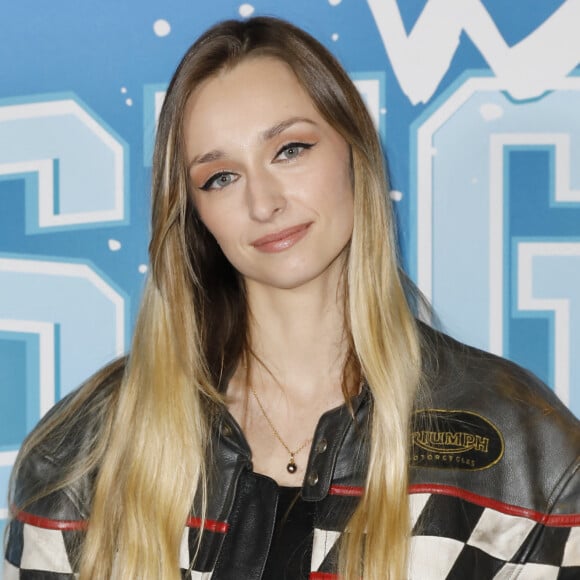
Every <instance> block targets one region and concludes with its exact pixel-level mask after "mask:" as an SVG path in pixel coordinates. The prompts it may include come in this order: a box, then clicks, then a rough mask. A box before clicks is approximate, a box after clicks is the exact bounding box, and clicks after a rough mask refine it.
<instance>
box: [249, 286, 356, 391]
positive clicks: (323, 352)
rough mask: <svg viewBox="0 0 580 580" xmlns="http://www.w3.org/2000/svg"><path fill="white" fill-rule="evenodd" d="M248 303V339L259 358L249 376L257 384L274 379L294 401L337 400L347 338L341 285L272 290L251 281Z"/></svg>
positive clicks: (257, 386)
mask: <svg viewBox="0 0 580 580" xmlns="http://www.w3.org/2000/svg"><path fill="white" fill-rule="evenodd" d="M248 304H249V308H250V312H251V315H250V321H249V322H250V343H251V345H252V350H253V353H254V354H255V356H256V358H257V359H258V361H260V362H259V363H258V362H255V361H254V362H253V364H251V365H250V373H251V376H250V377H248V378H249V379H250V380H251V381H252V382H254V383H255V385H256V388H258V389H259V390H262V389H263V388H265V387H267V385H270V384H272V383H275V384H277V385H278V386H279V387H280V388H281V389H282V390H283V391H285V394H286V397H289V398H291V399H294V400H300V399H302V400H308V399H310V400H312V398H313V397H317V398H318V397H321V396H322V397H329V396H330V397H332V398H334V399H338V398H339V397H340V394H341V382H342V374H343V368H344V363H345V360H346V356H347V353H348V341H347V339H346V333H345V329H344V307H343V304H344V295H343V293H342V292H339V291H337V285H336V284H334V285H326V286H325V285H320V284H319V285H318V286H317V288H316V289H313V288H312V287H300V288H298V289H293V290H276V291H273V290H271V289H265V288H263V287H260V286H253V285H252V284H249V285H248ZM260 363H263V364H260Z"/></svg>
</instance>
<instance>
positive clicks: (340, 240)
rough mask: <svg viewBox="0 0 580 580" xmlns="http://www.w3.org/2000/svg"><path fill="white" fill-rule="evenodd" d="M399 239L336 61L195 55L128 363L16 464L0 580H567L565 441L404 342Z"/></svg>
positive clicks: (172, 100)
mask: <svg viewBox="0 0 580 580" xmlns="http://www.w3.org/2000/svg"><path fill="white" fill-rule="evenodd" d="M393 232H394V226H393V223H392V219H391V213H390V208H389V207H388V195H387V192H386V178H385V175H384V170H383V158H382V153H381V150H380V146H379V142H378V139H377V136H376V134H375V130H374V127H373V124H372V122H371V119H370V118H369V115H368V113H367V111H366V109H365V107H364V105H363V103H362V101H361V99H360V96H359V95H358V93H357V91H356V89H355V87H354V86H353V85H352V83H351V82H350V80H349V79H348V77H347V75H346V74H345V73H344V71H343V70H342V69H341V67H340V66H339V65H338V64H337V62H336V61H335V60H334V58H333V57H332V56H331V55H330V54H329V53H328V52H327V51H326V50H325V49H324V48H323V47H322V46H321V45H320V44H318V43H317V42H316V41H315V40H314V39H312V38H311V37H310V36H308V35H307V34H305V33H304V32H302V31H300V30H299V29H296V28H294V27H293V26H291V25H289V24H287V23H284V22H281V21H278V20H274V19H268V18H256V19H251V20H248V21H246V22H233V21H230V22H224V23H221V24H218V25H217V26H215V27H214V28H212V29H210V30H209V31H207V32H206V33H205V34H204V35H203V36H202V37H201V38H200V39H199V40H198V41H197V42H196V43H195V44H194V45H193V46H192V47H191V49H190V50H189V51H188V53H187V54H186V55H185V57H184V59H183V60H182V62H181V64H180V66H179V67H178V69H177V71H176V73H175V75H174V77H173V80H172V82H171V85H170V87H169V90H168V92H167V96H166V100H165V103H164V106H163V110H162V113H161V117H160V120H159V127H158V134H157V143H156V150H155V157H154V175H153V237H152V241H151V245H150V257H151V276H150V279H149V281H148V284H147V288H146V291H145V296H144V299H143V304H142V308H141V312H140V317H139V320H138V324H137V328H136V331H135V338H134V343H133V347H132V351H131V355H130V356H129V357H128V358H127V360H122V361H118V362H116V363H113V364H112V365H110V366H109V367H107V368H105V369H104V370H103V371H101V372H100V373H98V374H97V375H96V376H95V377H93V378H92V379H91V380H89V381H88V383H87V384H86V385H84V386H83V387H82V388H81V389H80V390H79V391H77V392H76V393H74V394H73V395H71V396H70V397H68V398H67V399H66V400H64V401H63V402H61V403H60V404H59V405H58V406H57V407H56V408H55V409H54V410H53V411H52V412H51V413H49V415H48V416H47V417H46V418H45V419H43V421H42V423H41V425H40V426H39V427H38V428H37V429H36V430H35V432H33V433H32V434H31V436H30V437H29V438H28V439H27V441H26V442H25V444H24V445H23V448H22V451H21V454H20V456H19V458H18V461H17V464H16V466H15V470H14V473H15V474H14V480H13V496H12V503H13V506H14V508H13V520H12V522H11V525H10V532H9V538H8V545H7V564H6V566H7V568H6V570H7V572H6V576H7V578H12V577H18V575H19V571H20V570H37V571H45V572H46V571H52V572H53V575H52V576H50V577H51V578H53V577H54V578H71V577H72V573H73V572H75V571H80V576H81V578H91V579H93V578H99V579H100V578H110V577H114V578H163V579H173V578H179V577H180V570H181V574H184V575H188V576H189V577H194V578H209V577H210V576H211V578H212V579H214V580H220V579H226V578H228V579H229V578H237V579H253V578H256V579H257V578H292V579H294V578H308V577H310V578H313V579H314V578H318V579H326V578H332V577H334V576H333V574H335V573H337V572H339V573H340V575H341V576H342V577H344V578H349V579H352V578H360V577H361V576H364V578H365V579H372V580H378V579H385V578H390V579H395V580H399V579H401V578H406V577H408V576H409V577H412V578H417V579H421V580H423V579H425V578H493V577H498V578H499V577H501V578H509V577H515V576H517V575H518V574H523V575H522V576H521V577H522V578H523V577H525V574H526V573H528V574H529V576H527V577H532V575H533V574H534V573H539V574H540V576H541V577H546V578H547V577H553V578H557V577H558V578H567V577H572V576H571V575H574V574H578V573H579V571H580V568H579V567H580V556H579V555H578V552H579V550H580V528H574V529H573V527H574V526H578V525H580V516H579V515H578V514H579V513H580V498H579V495H580V494H579V493H578V490H579V489H580V478H579V476H578V466H579V451H580V433H579V429H578V424H577V422H576V421H575V419H574V418H573V417H572V416H571V414H570V413H569V412H568V411H567V410H566V409H565V408H564V406H563V405H562V404H561V403H559V402H558V401H557V399H556V398H555V397H554V396H553V395H552V394H551V392H550V391H549V390H548V389H547V388H545V387H544V386H543V385H541V384H539V383H538V381H537V380H536V379H534V378H533V377H531V376H530V375H529V374H528V373H526V372H525V371H523V370H521V369H519V368H517V367H515V366H514V365H512V364H511V363H508V362H506V361H502V360H500V359H497V358H494V357H492V356H491V355H487V354H484V353H481V352H478V351H475V350H473V349H470V348H467V347H465V346H462V345H459V344H458V343H455V342H454V341H452V340H451V339H448V338H446V337H444V336H442V335H439V334H437V333H436V332H435V331H433V330H430V329H429V328H427V327H426V326H424V325H422V324H420V323H418V322H416V321H415V319H414V317H413V315H412V313H411V310H410V308H409V305H408V301H407V298H406V293H405V287H404V286H405V285H404V279H403V277H402V275H401V274H400V272H399V271H398V268H397V258H396V251H395V241H394V235H393ZM411 433H412V438H411V439H410V436H411ZM410 440H411V444H410ZM556 450H557V453H555V451H556ZM409 466H410V467H409ZM409 494H410V495H409ZM184 522H186V526H185V528H184V525H183V524H184ZM184 529H185V531H184ZM345 529H346V530H347V532H348V533H344V534H341V532H342V531H344V530H345ZM411 531H412V533H413V538H412V539H411V538H410V536H411ZM560 568H561V569H562V571H561V572H560V576H558V570H560ZM538 571H539V572H538ZM544 572H546V573H549V574H551V576H548V575H546V576H542V574H543V573H544ZM22 577H26V576H25V575H23V576H22ZM534 577H538V576H537V574H536V576H534Z"/></svg>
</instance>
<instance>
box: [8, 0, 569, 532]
mask: <svg viewBox="0 0 580 580" xmlns="http://www.w3.org/2000/svg"><path fill="white" fill-rule="evenodd" d="M0 12H1V17H0V527H1V526H2V520H3V519H5V518H6V517H7V505H6V500H5V497H6V487H7V480H8V476H9V472H10V467H11V465H12V463H13V461H14V457H15V455H16V452H17V449H18V446H19V444H20V442H21V441H22V438H23V437H24V436H25V434H26V433H27V432H28V431H29V430H30V429H31V428H32V427H33V425H34V424H35V423H36V422H37V421H38V419H39V418H40V416H41V415H42V414H43V413H44V412H45V411H46V410H47V409H48V408H49V407H50V406H51V405H52V404H53V403H54V402H55V401H56V400H58V399H59V398H61V397H62V396H63V395H65V394H66V393H68V392H69V391H70V390H71V389H73V388H75V387H76V386H77V385H78V384H79V383H80V382H81V381H82V380H83V379H84V378H85V377H87V376H88V375H89V374H91V373H92V372H94V371H95V370H96V369H97V368H99V367H100V366H102V365H103V364H104V363H105V362H107V361H108V360H109V359H111V358H112V357H114V356H116V355H119V354H121V353H123V352H125V351H126V350H127V348H128V344H129V340H130V335H131V330H132V325H133V321H134V319H135V314H136V310H137V307H138V302H139V295H140V291H141V288H142V285H143V280H144V277H145V276H146V272H147V253H146V249H147V238H148V219H149V218H148V214H149V177H150V157H151V149H152V143H153V137H154V131H155V120H156V115H157V113H158V111H159V107H160V103H161V102H162V99H163V92H164V89H165V87H166V84H167V82H168V81H169V79H170V77H171V74H172V72H173V70H174V68H175V66H176V65H177V63H178V61H179V58H180V57H181V55H182V54H183V52H184V51H185V50H186V48H187V47H188V46H189V45H190V44H191V42H192V41H193V40H194V39H195V38H196V37H197V36H198V34H199V33H201V32H202V31H203V30H204V29H205V28H207V27H208V26H209V25H211V24H212V23H214V22H216V21H217V20H221V19H224V18H246V17H248V16H250V15H258V14H268V15H275V16H280V17H283V18H286V19H289V20H291V21H293V22H294V23H296V24H298V25H299V26H301V27H303V28H305V29H306V30H308V31H309V32H311V33H312V34H314V35H315V36H316V37H317V38H318V39H320V40H321V41H322V42H323V43H324V44H325V45H326V46H327V47H329V48H330V49H331V50H332V51H333V52H334V53H335V54H336V55H337V56H338V57H339V59H340V60H341V61H342V63H343V64H344V66H345V68H346V69H347V70H348V71H349V73H350V74H351V75H352V77H353V79H354V80H355V82H356V83H357V85H358V87H359V89H360V91H361V93H362V94H363V96H364V98H365V100H366V102H367V105H368V107H369V109H370V111H371V113H372V115H373V118H374V119H375V121H376V124H377V129H378V130H379V131H380V134H381V138H382V140H383V143H384V146H385V149H386V151H387V156H388V158H389V165H390V172H391V178H392V186H393V192H392V197H393V200H394V202H395V205H396V209H397V212H398V220H399V225H400V231H401V245H402V251H403V257H404V261H405V264H406V266H407V268H408V270H409V272H410V274H411V275H412V277H413V278H414V279H415V280H416V281H417V283H418V284H419V286H420V288H421V289H422V290H423V291H424V293H425V294H426V295H427V297H428V298H429V299H430V300H431V301H432V302H433V304H434V306H435V309H436V310H437V312H438V313H439V314H440V316H441V318H442V320H443V322H444V324H445V326H446V328H447V329H448V330H449V332H450V333H452V334H454V335H455V336H457V337H458V338H460V339H462V340H464V341H466V342H468V343H470V344H473V345H476V346H479V347H481V348H484V349H486V350H490V351H492V352H495V353H498V354H501V355H503V356H506V357H508V358H511V359H513V360H515V361H517V362H518V363H520V364H522V365H524V366H526V367H528V368H530V369H532V370H533V371H534V372H535V373H536V374H538V375H539V376H540V377H541V378H542V379H544V380H545V381H546V382H547V383H548V384H549V385H550V386H551V387H552V388H554V389H555V390H556V392H557V393H558V395H559V396H560V397H561V398H562V399H563V400H564V401H565V402H566V404H568V405H569V406H570V407H571V408H572V410H573V411H574V412H575V413H576V414H580V175H579V172H580V163H578V161H579V160H580V151H579V148H580V115H578V111H579V110H580V74H579V72H578V69H577V66H578V63H579V62H580V35H579V34H578V33H577V27H578V24H579V23H580V2H579V1H578V0H566V1H562V0H542V1H539V0H520V1H519V2H517V1H516V2H505V1H504V0H428V1H425V0H404V1H403V0H399V2H397V1H396V0H367V1H365V0H294V1H293V2H274V1H268V0H254V1H252V2H251V3H240V2H239V1H232V0H216V1H214V2H205V1H201V0H199V1H198V0H187V1H186V0H171V1H170V2H166V1H163V2H162V1H160V0H139V1H137V0H132V1H125V2H117V1H113V0H101V1H100V2H89V1H88V0H53V1H52V2H47V1H46V0H5V1H4V2H3V3H2V5H1V6H0Z"/></svg>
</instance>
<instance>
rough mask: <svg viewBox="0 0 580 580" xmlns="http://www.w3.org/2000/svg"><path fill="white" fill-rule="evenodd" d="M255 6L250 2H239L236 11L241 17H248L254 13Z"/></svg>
mask: <svg viewBox="0 0 580 580" xmlns="http://www.w3.org/2000/svg"><path fill="white" fill-rule="evenodd" d="M254 10H255V8H254V7H253V6H252V5H251V4H241V5H240V8H239V10H238V12H239V13H240V16H241V17H242V18H248V17H249V16H251V15H252V14H253V13H254Z"/></svg>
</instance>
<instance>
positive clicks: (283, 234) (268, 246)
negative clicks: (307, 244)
mask: <svg viewBox="0 0 580 580" xmlns="http://www.w3.org/2000/svg"><path fill="white" fill-rule="evenodd" d="M311 224H312V222H308V223H305V224H300V225H298V226H293V227H291V228H286V229H284V230H281V231H279V232H276V233H273V234H268V235H267V236H263V237H261V238H258V239H257V240H254V241H253V242H252V243H251V245H252V246H254V248H256V250H259V251H260V252H265V253H267V254H273V253H276V252H283V251H284V250H287V249H288V248H291V247H292V246H293V245H294V244H296V243H297V242H299V241H300V240H301V239H302V238H303V237H304V236H305V235H306V234H307V232H308V228H309V227H310V225H311Z"/></svg>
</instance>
